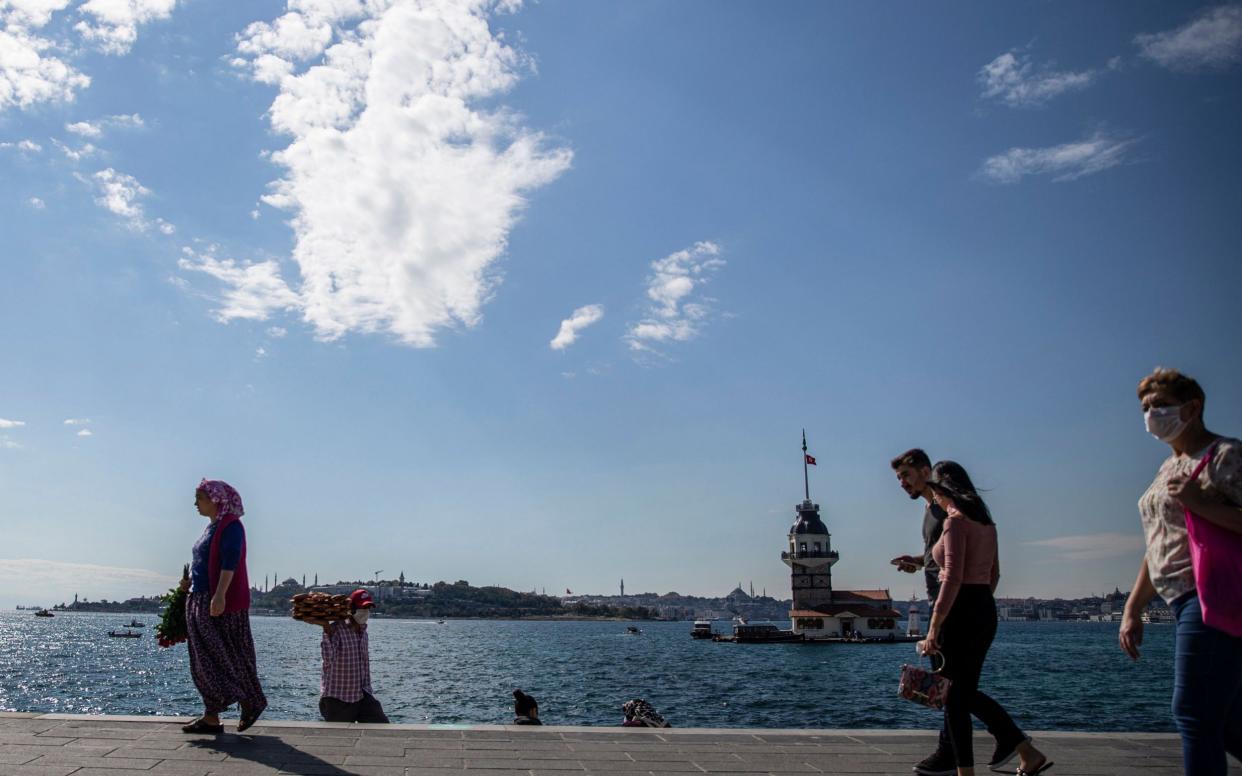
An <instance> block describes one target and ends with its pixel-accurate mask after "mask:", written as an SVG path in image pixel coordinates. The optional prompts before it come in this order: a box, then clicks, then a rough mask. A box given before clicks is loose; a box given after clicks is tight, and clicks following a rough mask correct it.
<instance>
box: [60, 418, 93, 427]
mask: <svg viewBox="0 0 1242 776" xmlns="http://www.w3.org/2000/svg"><path fill="white" fill-rule="evenodd" d="M90 422H91V419H90V418H65V425H66V426H87V425H90Z"/></svg>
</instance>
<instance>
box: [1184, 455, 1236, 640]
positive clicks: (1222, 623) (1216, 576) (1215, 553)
mask: <svg viewBox="0 0 1242 776" xmlns="http://www.w3.org/2000/svg"><path fill="white" fill-rule="evenodd" d="M1215 455H1216V445H1212V449H1210V450H1208V452H1207V455H1205V456H1203V460H1201V461H1199V465H1198V466H1196V467H1195V470H1194V472H1193V473H1192V474H1191V475H1190V479H1192V480H1194V479H1197V478H1198V477H1199V474H1200V473H1202V472H1203V470H1204V468H1205V467H1207V465H1208V463H1210V462H1211V460H1212V458H1213V456H1215ZM1185 512H1186V534H1187V535H1188V536H1189V537H1190V562H1191V565H1193V566H1194V570H1195V587H1196V588H1198V591H1199V607H1200V609H1202V610H1203V623H1204V624H1205V625H1207V626H1209V627H1212V628H1215V629H1216V630H1219V631H1224V632H1225V633H1228V634H1229V635H1230V636H1238V637H1242V534H1236V533H1234V532H1233V531H1230V530H1227V529H1225V528H1221V527H1220V526H1219V525H1216V524H1215V523H1212V522H1210V521H1208V520H1206V519H1204V518H1202V517H1200V516H1199V515H1196V514H1195V513H1194V512H1191V511H1190V510H1189V509H1187V510H1185Z"/></svg>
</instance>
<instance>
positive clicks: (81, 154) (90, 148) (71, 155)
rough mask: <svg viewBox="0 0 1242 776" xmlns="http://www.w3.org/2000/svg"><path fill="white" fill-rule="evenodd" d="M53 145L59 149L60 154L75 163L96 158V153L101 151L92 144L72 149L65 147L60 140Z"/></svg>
mask: <svg viewBox="0 0 1242 776" xmlns="http://www.w3.org/2000/svg"><path fill="white" fill-rule="evenodd" d="M52 145H54V146H56V147H57V148H59V149H60V152H61V153H62V154H64V155H65V157H66V158H68V159H69V160H70V161H73V162H80V161H82V160H83V159H85V158H86V157H88V156H94V155H95V152H96V151H98V150H99V149H97V148H95V146H94V145H92V144H90V143H83V144H82V145H80V146H78V147H77V148H70V147H69V146H67V145H65V144H64V143H62V142H60V141H59V140H53V141H52Z"/></svg>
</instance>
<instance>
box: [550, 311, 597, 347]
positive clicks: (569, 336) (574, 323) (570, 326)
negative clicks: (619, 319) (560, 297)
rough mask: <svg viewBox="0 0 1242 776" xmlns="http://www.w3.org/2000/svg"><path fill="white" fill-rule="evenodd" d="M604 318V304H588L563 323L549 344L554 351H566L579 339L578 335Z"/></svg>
mask: <svg viewBox="0 0 1242 776" xmlns="http://www.w3.org/2000/svg"><path fill="white" fill-rule="evenodd" d="M603 317H604V306H603V305H602V304H588V305H585V306H583V307H579V308H578V309H577V310H574V311H573V312H572V313H571V314H570V316H569V317H568V318H566V319H565V320H563V321H561V328H560V331H558V332H557V333H556V336H555V337H553V338H552V341H551V342H549V343H548V345H549V347H551V348H552V349H553V350H564V349H565V348H567V347H569V346H570V345H572V344H574V342H575V341H576V340H577V339H578V334H579V333H580V332H581V331H582V330H583V329H585V328H586V327H588V326H590V325H591V324H593V323H598V322H599V321H600V319H602V318H603Z"/></svg>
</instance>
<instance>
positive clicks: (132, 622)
mask: <svg viewBox="0 0 1242 776" xmlns="http://www.w3.org/2000/svg"><path fill="white" fill-rule="evenodd" d="M125 627H126V628H145V627H147V625H146V623H142V622H138V621H137V620H130V621H129V625H126V626H125Z"/></svg>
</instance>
